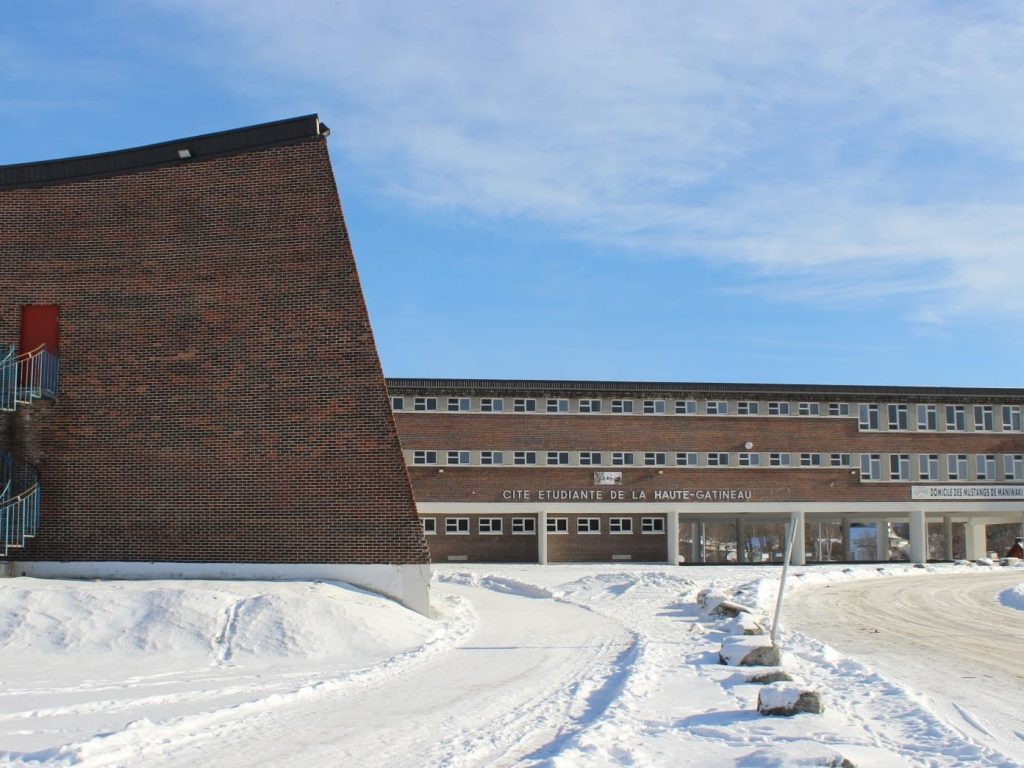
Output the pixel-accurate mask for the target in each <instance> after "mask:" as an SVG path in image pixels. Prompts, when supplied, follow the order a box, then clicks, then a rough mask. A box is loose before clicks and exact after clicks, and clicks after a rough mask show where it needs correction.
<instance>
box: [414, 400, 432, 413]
mask: <svg viewBox="0 0 1024 768" xmlns="http://www.w3.org/2000/svg"><path fill="white" fill-rule="evenodd" d="M412 409H413V410H414V411H436V410H437V398H436V397H417V398H416V399H415V400H413V401H412Z"/></svg>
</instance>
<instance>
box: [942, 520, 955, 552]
mask: <svg viewBox="0 0 1024 768" xmlns="http://www.w3.org/2000/svg"><path fill="white" fill-rule="evenodd" d="M942 556H943V557H944V558H945V559H946V560H952V559H953V518H952V517H950V516H949V515H946V516H945V517H944V518H942Z"/></svg>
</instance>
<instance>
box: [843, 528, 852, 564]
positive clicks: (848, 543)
mask: <svg viewBox="0 0 1024 768" xmlns="http://www.w3.org/2000/svg"><path fill="white" fill-rule="evenodd" d="M850 531H851V528H850V518H848V517H844V518H843V560H845V561H846V562H850V561H851V560H853V539H852V538H851V536H850Z"/></svg>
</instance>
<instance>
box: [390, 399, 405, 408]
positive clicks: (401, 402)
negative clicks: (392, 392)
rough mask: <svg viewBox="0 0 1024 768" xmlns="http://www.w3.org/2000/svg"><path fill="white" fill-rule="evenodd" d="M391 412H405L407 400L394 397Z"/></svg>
mask: <svg viewBox="0 0 1024 768" xmlns="http://www.w3.org/2000/svg"><path fill="white" fill-rule="evenodd" d="M391 410H393V411H404V410H405V398H404V397H392V398H391Z"/></svg>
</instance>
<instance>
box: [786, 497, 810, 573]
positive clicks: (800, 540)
mask: <svg viewBox="0 0 1024 768" xmlns="http://www.w3.org/2000/svg"><path fill="white" fill-rule="evenodd" d="M793 521H794V522H795V523H796V538H795V539H794V540H793V555H792V556H791V557H790V565H807V530H806V529H807V523H806V520H805V519H804V511H803V510H802V509H801V510H800V511H799V512H797V513H796V514H795V515H793Z"/></svg>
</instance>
